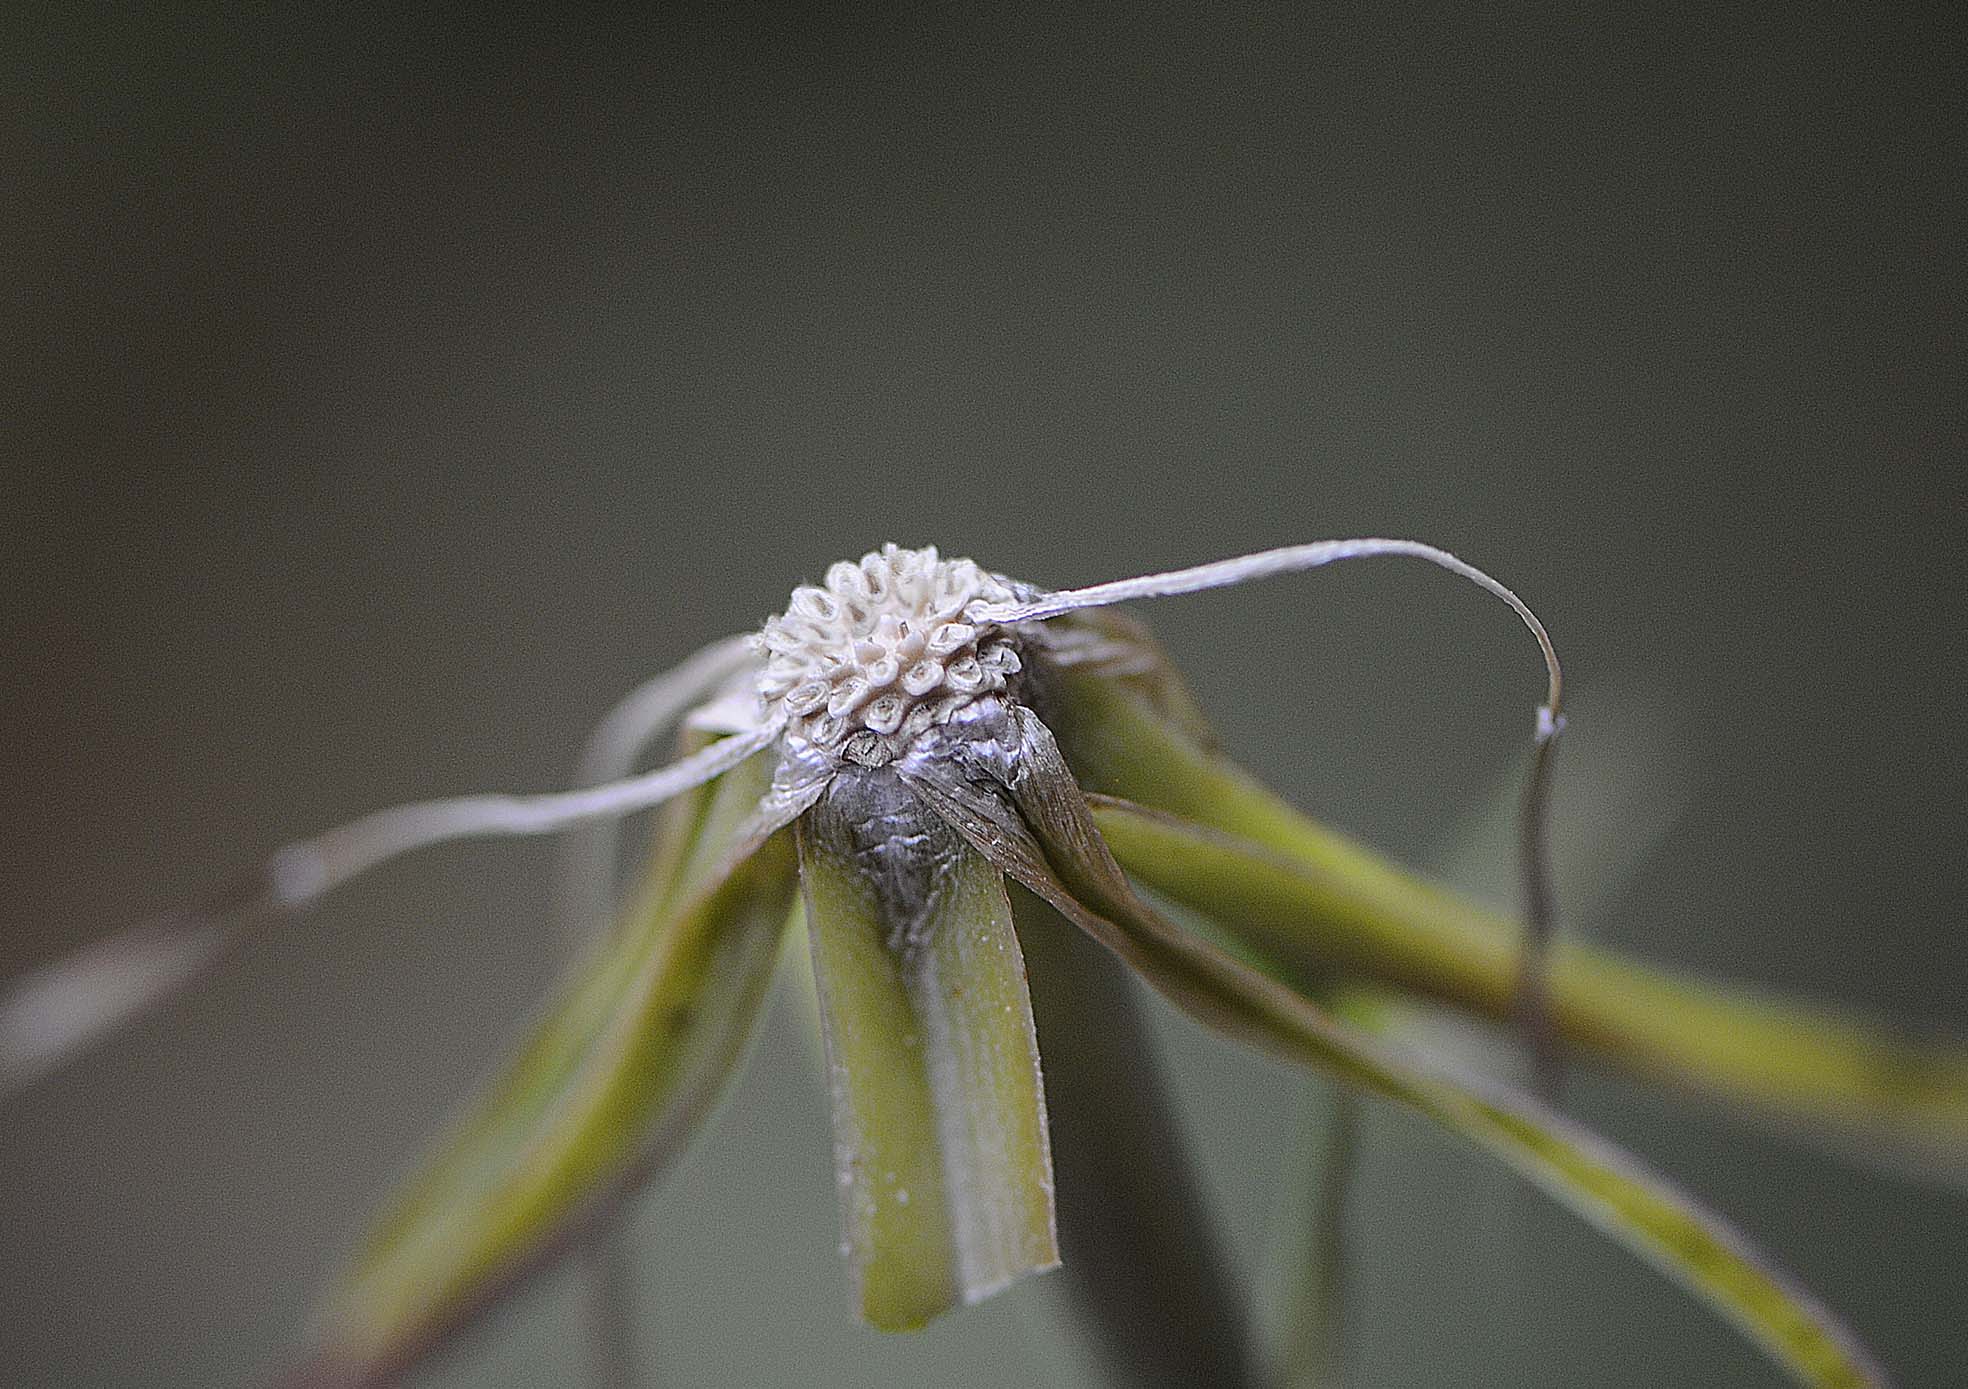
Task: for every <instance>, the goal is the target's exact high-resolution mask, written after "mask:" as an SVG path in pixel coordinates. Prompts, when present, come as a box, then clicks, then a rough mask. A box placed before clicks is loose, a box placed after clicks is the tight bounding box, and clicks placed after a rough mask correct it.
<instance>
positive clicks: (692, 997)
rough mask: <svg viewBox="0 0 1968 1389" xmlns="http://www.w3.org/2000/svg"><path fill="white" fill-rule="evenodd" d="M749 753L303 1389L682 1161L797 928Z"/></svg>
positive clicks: (346, 1313) (349, 1283)
mask: <svg viewBox="0 0 1968 1389" xmlns="http://www.w3.org/2000/svg"><path fill="white" fill-rule="evenodd" d="M769 762H770V759H769V757H768V756H766V755H761V756H758V757H754V758H752V759H751V760H749V761H748V762H746V763H744V764H743V765H741V766H739V767H738V768H736V769H734V770H733V771H731V772H728V773H726V774H725V775H724V776H723V777H722V778H720V779H719V780H718V781H717V782H715V783H713V784H712V785H711V786H708V787H705V788H701V789H699V790H697V791H695V792H693V793H691V794H690V795H689V796H687V797H685V798H682V799H681V800H679V801H678V802H677V803H675V804H673V805H671V806H670V807H668V808H667V809H666V811H665V812H664V815H663V820H662V825H661V830H660V832H659V835H658V841H657V845H656V848H655V850H654V853H653V855H652V866H651V871H650V876H649V878H648V880H647V881H646V883H645V886H644V887H643V889H642V890H641V892H640V893H639V894H638V897H637V899H636V902H635V904H634V905H633V906H632V908H631V909H630V910H629V911H627V912H626V913H625V914H624V917H623V920H622V922H621V924H620V925H619V926H618V927H617V929H616V930H615V931H614V932H613V933H612V934H611V935H610V936H609V937H608V938H607V939H606V940H605V941H602V942H600V943H598V945H597V947H596V950H595V952H594V953H593V954H592V955H591V956H589V957H588V958H587V959H585V960H584V961H582V962H581V964H580V965H579V966H578V967H577V968H576V969H575V970H574V971H573V972H572V973H571V974H570V975H569V977H568V978H567V980H566V981H565V984H564V986H563V989H562V992H561V996H560V998H559V1000H558V1001H557V1002H556V1003H554V1004H553V1005H552V1006H551V1007H550V1008H549V1009H548V1010H547V1011H546V1012H545V1014H544V1015H543V1016H542V1018H541V1020H540V1021H539V1023H538V1024H537V1026H536V1027H535V1028H534V1030H533V1032H532V1033H531V1035H530V1037H529V1039H528V1040H527V1042H526V1043H525V1044H524V1045H523V1047H522V1048H521V1049H520V1051H519V1052H518V1053H517V1055H516V1056H515V1057H514V1059H513V1060H512V1061H511V1062H510V1063H509V1064H508V1065H507V1067H506V1068H505V1070H504V1071H503V1072H502V1073H501V1074H500V1075H499V1077H498V1078H497V1079H496V1080H495V1081H494V1082H493V1083H492V1084H490V1085H489V1086H488V1087H487V1088H486V1089H485V1090H484V1092H483V1093H482V1095H481V1096H480V1098H479V1099H478V1100H477V1101H475V1102H474V1104H473V1105H472V1107H471V1108H470V1110H469V1111H468V1112H467V1113H466V1114H465V1116H464V1117H463V1119H462V1120H461V1121H460V1122H459V1123H458V1124H457V1125H456V1126H455V1127H454V1128H453V1129H452V1131H451V1132H450V1134H449V1135H448V1136H447V1137H446V1138H444V1139H443V1140H442V1141H440V1142H439V1144H438V1145H437V1146H436V1147H435V1148H434V1150H433V1151H432V1153H431V1155H430V1156H429V1157H428V1158H427V1159H426V1160H425V1162H424V1163H423V1165H422V1167H421V1168H420V1169H419V1171H418V1172H417V1174H416V1175H415V1176H414V1177H413V1178H412V1179H411V1180H410V1181H409V1182H408V1183H407V1184H406V1185H405V1187H404V1188H403V1189H402V1191H401V1192H400V1193H399V1195H398V1196H397V1197H396V1198H395V1199H394V1201H393V1202H392V1203H391V1205H390V1206H389V1208H388V1210H387V1212H386V1214H385V1215H384V1217H383V1218H382V1219H381V1221H380V1222H379V1223H378V1224H377V1226H376V1227H375V1229H374V1230H373V1231H372V1233H371V1234H370V1236H369V1237H368V1239H367V1240H366V1241H365V1243H364V1244H363V1246H362V1248H361V1250H360V1252H359V1255H358V1257H357V1259H356V1261H355V1264H354V1267H353V1268H352V1270H351V1271H350V1272H349V1273H348V1275H347V1276H346V1277H345V1278H344V1279H343V1280H342V1281H341V1283H340V1284H339V1285H338V1286H337V1287H336V1288H335V1289H334V1290H333V1292H332V1293H331V1296H330V1298H329V1300H328V1301H327V1303H326V1305H325V1307H324V1310H323V1312H322V1314H321V1315H320V1316H319V1318H318V1319H317V1333H316V1337H315V1348H314V1353H313V1359H312V1360H311V1361H310V1362H309V1365H308V1367H307V1368H306V1370H305V1371H304V1372H303V1374H302V1375H301V1376H300V1379H301V1381H302V1382H306V1383H310V1384H312V1383H323V1384H326V1383H333V1384H338V1385H339V1384H363V1383H370V1382H379V1381H382V1380H385V1379H388V1378H389V1377H391V1376H392V1375H394V1374H395V1373H397V1372H399V1371H400V1370H401V1369H403V1368H404V1367H406V1366H407V1365H409V1364H411V1363H413V1362H414V1361H415V1360H416V1359H418V1358H419V1357H420V1356H421V1355H423V1354H424V1353H426V1352H427V1351H428V1350H429V1349H430V1348H431V1347H432V1346H433V1345H434V1344H435V1343H436V1342H438V1341H439V1340H441V1339H442V1338H444V1337H445V1336H446V1335H448V1334H449V1333H451V1332H452V1331H454V1330H456V1329H457V1328H458V1327H459V1326H461V1325H463V1324H464V1323H466V1322H467V1321H469V1320H471V1319H472V1318H474V1317H475V1316H477V1315H479V1314H481V1313H483V1312H484V1311H485V1310H486V1309H487V1308H488V1307H489V1306H490V1305H492V1304H493V1303H495V1302H496V1301H497V1300H498V1299H499V1298H500V1297H501V1296H502V1295H503V1294H504V1293H505V1292H507V1291H508V1290H510V1289H511V1288H512V1287H513V1286H514V1285H515V1284H516V1282H517V1281H518V1280H519V1279H520V1278H521V1276H523V1275H524V1274H525V1273H527V1272H529V1271H530V1270H532V1269H534V1268H536V1267H538V1266H539V1265H540V1264H541V1263H543V1262H545V1261H546V1260H547V1259H549V1258H551V1257H552V1256H554V1255H555V1254H556V1253H558V1252H561V1251H563V1250H564V1249H566V1248H567V1247H568V1246H569V1244H570V1243H571V1242H572V1240H573V1239H575V1238H576V1237H577V1234H578V1231H579V1230H580V1229H581V1227H582V1226H583V1225H585V1224H586V1223H588V1222H590V1221H593V1220H595V1219H598V1218H601V1217H602V1216H604V1215H606V1213H607V1212H608V1211H609V1209H610V1208H611V1207H612V1206H613V1204H614V1203H615V1202H616V1201H617V1200H618V1199H619V1198H620V1197H621V1196H623V1195H624V1194H626V1193H627V1192H628V1191H629V1190H631V1189H633V1188H634V1187H636V1186H637V1185H639V1184H640V1183H641V1182H643V1181H646V1180H647V1179H648V1178H649V1177H650V1176H651V1175H653V1174H654V1173H655V1172H656V1171H657V1170H659V1169H660V1168H661V1167H663V1166H664V1165H666V1164H667V1163H668V1162H669V1161H670V1160H672V1159H673V1158H674V1157H675V1156H676V1154H677V1153H678V1152H679V1151H681V1149H682V1147H683V1146H684V1144H685V1143H686V1142H687V1141H688V1139H689V1138H690V1136H691V1134H692V1133H693V1132H694V1131H695V1129H696V1127H697V1125H698V1122H699V1121H700V1120H701V1119H702V1118H703V1116H704V1114H705V1113H706V1112H707V1111H708V1109H709V1107H710V1105H711V1104H712V1103H713V1102H714V1100H715V1099H716V1097H717V1095H718V1094H719V1093H720V1091H721V1089H722V1087H723V1084H724V1082H725V1081H726V1080H727V1079H728V1077H729V1075H730V1073H731V1072H732V1070H733V1069H734V1068H735V1066H736V1064H737V1061H738V1059H739V1057H740V1056H741V1055H742V1053H743V1050H744V1047H745V1044H746V1042H747V1040H748V1039H749V1037H750V1035H751V1032H752V1030H753V1027H754V1025H755V1023H756V1021H757V1018H758V1015H759V1012H760V1008H761V1005H762V1003H763V1001H764V998H765V994H766V991H767V987H768V985H769V984H770V982H771V978H772V972H773V966H774V963H775V960H776V956H777V953H778V945H779V942H780V941H781V939H783V937H784V934H785V927H786V924H787V921H788V918H789V916H790V915H791V914H792V909H793V902H794V896H795V891H794V889H795V873H794V868H795V864H794V855H793V850H792V844H791V842H790V841H791V834H790V832H780V833H778V834H774V835H772V836H770V837H768V838H766V839H765V840H764V842H762V843H759V844H757V845H756V846H755V847H754V846H753V845H752V843H751V839H752V837H753V836H752V835H751V834H750V833H749V831H750V830H751V829H752V828H754V827H755V826H756V823H757V822H756V820H755V819H754V816H755V813H756V810H757V807H758V804H759V801H760V798H761V796H762V794H763V793H764V791H765V789H766V786H767V782H768V775H769V770H770V766H769Z"/></svg>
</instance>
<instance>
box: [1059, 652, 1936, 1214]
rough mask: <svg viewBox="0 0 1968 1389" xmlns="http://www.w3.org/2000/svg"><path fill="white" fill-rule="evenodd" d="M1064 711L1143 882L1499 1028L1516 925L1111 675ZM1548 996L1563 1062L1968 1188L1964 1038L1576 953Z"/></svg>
mask: <svg viewBox="0 0 1968 1389" xmlns="http://www.w3.org/2000/svg"><path fill="white" fill-rule="evenodd" d="M1060 703H1061V708H1062V711H1063V712H1064V714H1065V717H1066V722H1067V726H1068V727H1070V728H1073V729H1075V730H1076V731H1077V732H1078V734H1079V736H1078V738H1077V740H1076V741H1074V742H1071V743H1068V742H1066V740H1065V739H1064V737H1063V736H1062V740H1061V741H1062V746H1063V747H1064V748H1065V750H1066V752H1067V755H1068V758H1069V760H1070V761H1071V763H1072V765H1073V768H1074V771H1075V772H1076V774H1078V775H1079V776H1080V777H1081V778H1082V780H1083V783H1084V784H1086V785H1088V786H1090V787H1094V788H1098V789H1100V790H1104V791H1111V792H1113V793H1115V796H1116V797H1126V798H1127V800H1126V801H1122V800H1119V799H1103V798H1101V797H1098V796H1096V797H1095V798H1094V801H1093V804H1094V814H1095V817H1096V819H1097V820H1098V822H1099V824H1100V828H1101V831H1102V833H1103V834H1104V835H1105V836H1106V838H1107V841H1108V843H1109V844H1110V846H1111V847H1112V849H1113V851H1114V853H1115V855H1116V857H1118V858H1119V859H1120V860H1121V862H1122V864H1123V866H1125V867H1126V868H1127V870H1128V871H1129V872H1131V873H1134V874H1136V875H1137V876H1138V877H1139V878H1140V879H1141V880H1142V881H1143V882H1144V883H1146V884H1148V885H1149V886H1150V887H1152V888H1154V889H1155V890H1157V891H1158V892H1162V893H1164V894H1166V895H1167V896H1168V897H1170V898H1171V899H1173V900H1175V901H1178V902H1181V903H1182V904H1184V905H1185V906H1188V907H1191V908H1193V909H1194V910H1196V911H1198V912H1200V913H1202V914H1204V915H1205V916H1208V917H1210V918H1211V919H1212V920H1214V921H1216V922H1217V923H1218V924H1219V925H1221V926H1222V927H1223V928H1224V929H1226V930H1227V931H1230V932H1232V933H1233V934H1234V935H1235V936H1236V937H1237V938H1238V941H1239V943H1240V945H1243V946H1247V947H1249V948H1250V949H1251V950H1253V951H1254V952H1256V953H1257V954H1258V955H1260V956H1264V957H1268V959H1269V960H1270V961H1271V962H1272V963H1273V964H1274V965H1275V966H1276V968H1277V972H1279V973H1280V974H1281V975H1283V976H1284V977H1287V978H1289V979H1290V980H1292V982H1294V983H1295V984H1297V985H1299V986H1301V987H1308V986H1312V985H1323V984H1327V983H1331V982H1334V981H1339V982H1354V981H1359V982H1368V983H1372V984H1377V985H1382V986H1386V987H1388V988H1391V989H1395V990H1399V991H1401V992H1402V993H1406V994H1411V995H1418V996H1420V997H1422V998H1426V999H1431V1000H1434V1001H1436V1002H1440V1003H1444V1004H1448V1005H1450V1006H1452V1007H1455V1008H1458V1009H1461V1010H1463V1011H1466V1012H1469V1013H1473V1014H1476V1015H1478V1016H1481V1017H1485V1018H1489V1019H1493V1020H1495V1021H1498V1022H1510V1021H1512V1020H1514V1018H1515V1012H1514V1010H1515V1008H1516V1006H1517V987H1518V975H1519V967H1520V966H1519V950H1520V948H1521V942H1522V939H1523V936H1522V929H1521V927H1519V926H1518V925H1517V924H1516V923H1515V922H1512V921H1510V920H1509V919H1507V918H1504V917H1500V916H1498V915H1496V914H1495V913H1493V912H1489V911H1487V910H1485V909H1483V908H1481V907H1478V906H1476V905H1474V904H1473V903H1470V902H1467V901H1465V900H1463V899H1462V898H1460V897H1457V896H1456V895H1455V894H1453V893H1451V892H1449V891H1447V890H1446V889H1444V888H1441V887H1439V886H1437V885H1435V884H1433V883H1430V882H1427V881H1426V880H1424V879H1422V878H1420V877H1418V876H1417V875H1415V874H1412V873H1409V872H1407V871H1405V870H1403V869H1401V868H1400V867H1398V866H1397V865H1395V864H1393V863H1391V862H1389V861H1388V860H1386V859H1384V858H1382V857H1381V856H1379V855H1377V854H1375V853H1373V852H1371V851H1370V850H1368V849H1366V848H1365V847H1363V846H1362V845H1360V844H1358V843H1355V842H1354V841H1352V840H1351V839H1349V838H1347V837H1346V836H1344V835H1341V834H1338V833H1336V832H1334V831H1332V830H1329V829H1327V828H1325V827H1324V826H1322V825H1319V824H1317V823H1316V822H1314V821H1312V820H1310V819H1308V818H1307V817H1305V816H1303V815H1301V814H1299V813H1298V812H1297V811H1296V810H1294V809H1292V807H1290V806H1289V805H1287V804H1286V803H1285V802H1284V801H1282V800H1280V799H1279V798H1278V797H1277V796H1276V795H1274V794H1272V793H1271V792H1270V791H1268V790H1267V789H1265V788H1264V787H1263V786H1261V785H1260V784H1258V783H1257V782H1256V781H1255V780H1254V779H1253V778H1252V777H1250V776H1249V774H1248V773H1246V772H1244V771H1242V770H1241V769H1239V768H1238V767H1236V766H1235V765H1234V764H1232V763H1231V762H1229V761H1228V760H1227V759H1225V758H1223V757H1222V756H1221V755H1219V754H1217V753H1215V752H1213V751H1212V750H1210V749H1208V748H1206V747H1205V746H1203V744H1201V743H1200V742H1199V741H1197V739H1196V737H1194V736H1193V733H1192V730H1191V729H1189V728H1187V727H1185V726H1184V725H1182V724H1179V723H1178V722H1176V721H1175V720H1173V719H1171V718H1167V717H1164V716H1162V715H1160V714H1158V713H1156V712H1155V711H1154V710H1153V709H1151V708H1150V707H1149V705H1148V703H1147V702H1146V701H1145V700H1144V699H1142V698H1141V697H1139V696H1138V695H1136V694H1133V693H1130V692H1129V691H1127V690H1125V689H1122V688H1120V687H1118V686H1116V685H1114V684H1113V683H1112V682H1100V681H1094V680H1086V679H1080V678H1075V679H1071V680H1069V681H1068V682H1067V694H1066V697H1065V698H1063V699H1062V700H1061V701H1060ZM1134 802H1139V804H1135V803H1134ZM1151 807H1152V809H1150V808H1151ZM1157 812H1159V813H1157ZM1549 992H1550V1007H1551V1015H1552V1020H1553V1023H1554V1024H1555V1026H1556V1027H1557V1028H1558V1031H1559V1035H1560V1037H1561V1038H1562V1039H1563V1041H1564V1044H1565V1046H1566V1047H1567V1049H1568V1050H1569V1051H1572V1052H1574V1053H1577V1054H1579V1055H1582V1056H1586V1057H1590V1058H1594V1059H1597V1060H1600V1061H1602V1062H1605V1063H1607V1064H1610V1065H1613V1066H1616V1067H1618V1068H1620V1069H1622V1070H1626V1071H1628V1072H1631V1073H1633V1074H1635V1075H1639V1076H1641V1077H1644V1078H1646V1079H1648V1080H1650V1081H1654V1082H1657V1083H1662V1084H1667V1085H1671V1086H1674V1087H1676V1088H1679V1089H1681V1090H1684V1091H1687V1092H1689V1093H1692V1094H1694V1095H1696V1096H1699V1097H1706V1098H1709V1099H1711V1100H1715V1101H1719V1102H1720V1103H1721V1104H1722V1105H1724V1106H1725V1107H1726V1108H1727V1109H1728V1110H1729V1111H1730V1112H1731V1113H1737V1114H1742V1113H1749V1114H1758V1113H1760V1114H1762V1115H1763V1116H1765V1118H1766V1119H1767V1120H1769V1121H1771V1122H1774V1123H1775V1124H1776V1125H1778V1126H1780V1127H1782V1128H1785V1129H1787V1130H1789V1131H1793V1132H1796V1133H1798V1134H1799V1135H1800V1136H1804V1137H1807V1138H1810V1139H1813V1140H1815V1141H1817V1142H1819V1143H1820V1144H1823V1145H1827V1146H1831V1147H1834V1148H1837V1149H1839V1150H1841V1151H1844V1152H1847V1153H1849V1154H1851V1155H1853V1156H1856V1157H1858V1158H1860V1159H1861V1160H1864V1161H1868V1162H1871V1163H1873V1164H1875V1165H1888V1166H1892V1167H1895V1168H1898V1169H1912V1170H1914V1171H1916V1172H1918V1173H1920V1174H1922V1175H1925V1176H1928V1177H1930V1178H1939V1179H1941V1180H1945V1181H1950V1182H1953V1183H1956V1184H1961V1183H1968V1047H1964V1046H1962V1045H1960V1044H1958V1043H1947V1042H1941V1041H1934V1042H1919V1041H1912V1040H1908V1039H1905V1038H1901V1037H1896V1036H1894V1035H1892V1034H1891V1033H1889V1032H1887V1031H1885V1030H1883V1029H1881V1028H1878V1027H1875V1026H1871V1025H1869V1024H1866V1023H1864V1022H1862V1021H1859V1020H1857V1019H1854V1018H1851V1017H1849V1016H1846V1015H1843V1014H1840V1013H1837V1012H1834V1011H1832V1010H1830V1009H1827V1008H1824V1007H1821V1006H1814V1005H1811V1004H1808V1003H1802V1002H1794V1001H1789V1000H1783V999H1778V998H1773V997H1769V996H1765V995H1758V994H1755V993H1752V992H1749V991H1747V990H1735V989H1723V988H1718V987H1715V986H1712V985H1707V984H1703V983H1700V982H1698V981H1695V980H1691V979H1687V978H1685V977H1680V976H1676V975H1674V974H1672V973H1669V972H1667V971H1664V970H1659V969H1655V968H1652V967H1649V966H1647V965H1644V964H1641V963H1639V962H1638V961H1634V960H1629V959H1625V958H1622V957H1620V956H1618V955H1615V954H1612V953H1611V952H1607V951H1603V950H1598V949H1594V948H1592V947H1590V946H1586V945H1582V944H1577V943H1571V942H1561V943H1560V944H1559V946H1558V947H1557V949H1556V950H1555V951H1554V953H1553V956H1552V961H1551V975H1550V979H1549ZM1363 1012H1364V1010H1363Z"/></svg>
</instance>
